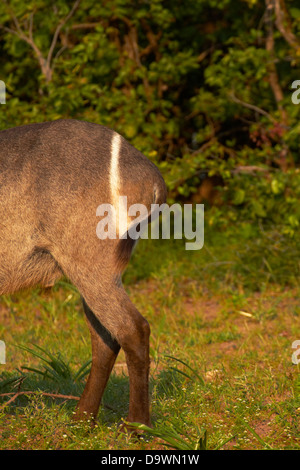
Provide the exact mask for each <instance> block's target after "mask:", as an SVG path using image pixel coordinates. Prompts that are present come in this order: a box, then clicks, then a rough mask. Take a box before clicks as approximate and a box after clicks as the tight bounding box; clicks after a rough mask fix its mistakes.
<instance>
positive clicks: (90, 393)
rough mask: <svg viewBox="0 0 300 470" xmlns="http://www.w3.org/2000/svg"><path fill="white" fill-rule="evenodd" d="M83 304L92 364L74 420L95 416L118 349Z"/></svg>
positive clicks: (116, 344) (115, 343) (108, 334)
mask: <svg viewBox="0 0 300 470" xmlns="http://www.w3.org/2000/svg"><path fill="white" fill-rule="evenodd" d="M83 306H84V311H85V315H86V319H87V323H88V326H89V330H90V334H91V344H92V366H91V371H90V375H89V377H88V380H87V383H86V386H85V388H84V391H83V394H82V396H81V398H80V401H79V403H78V406H77V408H76V413H75V417H74V418H75V420H80V419H84V418H87V417H92V419H95V418H96V417H97V414H98V410H99V407H100V403H101V399H102V395H103V393H104V390H105V387H106V384H107V381H108V379H109V376H110V373H111V370H112V368H113V366H114V363H115V360H116V358H117V355H118V352H119V350H120V345H119V344H118V342H117V341H116V340H114V339H113V338H112V337H111V335H110V333H109V332H108V331H107V330H106V329H105V328H104V326H103V325H102V324H101V323H100V322H99V321H98V320H97V318H96V317H95V315H94V314H93V312H92V311H91V309H90V308H89V307H88V305H87V304H86V302H85V300H84V299H83Z"/></svg>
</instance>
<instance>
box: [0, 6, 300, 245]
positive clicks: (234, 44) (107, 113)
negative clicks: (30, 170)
mask: <svg viewBox="0 0 300 470" xmlns="http://www.w3.org/2000/svg"><path fill="white" fill-rule="evenodd" d="M299 19H300V8H299V4H298V2H297V1H296V0H193V1H189V0H186V1H181V0H173V1H166V0H151V1H150V0H136V1H130V0H104V1H102V2H98V1H95V0H81V1H80V0H76V1H75V0H58V1H55V2H54V1H52V0H29V1H28V2H22V1H21V0H1V1H0V45H1V58H0V79H1V80H3V81H4V82H5V84H6V104H5V105H4V104H1V106H0V128H1V129H5V128H7V127H12V126H15V125H21V124H25V123H30V122H38V121H45V120H52V119H58V118H77V119H83V120H88V121H93V122H97V123H101V124H105V125H107V126H109V127H112V128H114V129H116V130H117V131H119V132H120V133H121V134H123V135H124V136H125V137H126V138H127V139H128V140H130V141H131V143H132V144H133V145H135V146H136V147H137V148H139V149H140V150H141V151H142V152H144V153H145V154H146V155H147V156H148V157H149V158H151V159H152V160H153V161H155V162H156V163H157V164H158V165H159V167H160V168H161V171H162V173H163V175H164V177H165V179H166V182H167V185H168V188H169V194H170V201H172V200H174V199H179V200H181V201H184V200H191V196H192V195H193V194H194V196H195V195H196V196H197V193H198V192H199V187H200V186H201V182H202V181H203V179H204V178H206V177H207V175H208V176H212V175H218V176H220V177H221V181H222V185H221V186H222V188H221V195H222V203H220V200H219V202H218V204H217V205H216V206H214V207H213V208H212V209H211V210H210V211H209V216H208V217H209V223H210V224H212V225H213V224H217V225H218V224H222V225H223V224H225V225H226V224H227V225H230V224H232V222H238V221H241V222H242V223H246V221H248V222H250V223H248V227H251V223H252V222H259V223H260V224H262V225H264V226H266V225H267V224H271V225H272V224H273V226H276V227H277V230H278V233H280V236H283V235H286V236H289V237H296V236H297V230H298V227H299V224H300V205H299V203H298V200H299V194H300V184H299V183H300V172H299V163H300V157H299V130H300V124H299V123H298V118H299V115H300V104H298V101H299V97H300V95H299V96H298V92H297V90H298V88H299V85H300V82H299V85H298V84H297V82H295V81H296V80H300V70H299V62H300V22H299ZM294 82H295V83H294ZM194 200H197V198H196V199H194ZM198 200H199V202H200V201H201V198H198ZM258 225H259V224H258Z"/></svg>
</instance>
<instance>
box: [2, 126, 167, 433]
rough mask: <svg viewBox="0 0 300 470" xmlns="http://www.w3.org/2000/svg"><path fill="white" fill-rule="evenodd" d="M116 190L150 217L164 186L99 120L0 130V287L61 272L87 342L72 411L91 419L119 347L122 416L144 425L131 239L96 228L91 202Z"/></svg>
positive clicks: (144, 332)
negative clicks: (128, 279) (79, 308)
mask: <svg viewBox="0 0 300 470" xmlns="http://www.w3.org/2000/svg"><path fill="white" fill-rule="evenodd" d="M120 195H122V196H127V202H128V206H130V205H132V204H143V205H144V206H146V207H147V209H148V211H149V217H150V214H151V205H152V204H157V205H161V204H163V203H164V202H165V200H166V186H165V183H164V180H163V178H162V176H161V174H160V173H159V171H158V169H157V168H156V166H155V165H154V164H153V163H152V162H150V161H149V160H148V159H147V158H146V157H145V156H144V155H142V154H141V153H140V152H139V151H138V150H136V149H135V148H134V147H132V146H131V145H130V144H129V143H128V142H127V141H126V140H125V139H124V138H123V137H121V136H120V135H119V134H118V133H116V132H114V131H112V130H110V129H108V128H107V127H104V126H101V125H98V124H93V123H88V122H83V121H77V120H73V119H66V120H64V119H62V120H57V121H53V122H44V123H38V124H29V125H24V126H20V127H15V128H12V129H7V130H3V131H1V132H0V294H10V293H13V292H15V291H17V290H20V289H24V288H28V287H31V286H36V285H41V286H51V285H53V284H54V282H55V281H56V280H57V279H59V278H60V277H61V276H63V275H64V276H66V277H67V278H69V279H70V281H71V282H72V283H73V284H74V285H75V286H76V287H77V288H78V291H79V292H80V294H81V296H82V299H83V307H84V312H85V315H86V319H87V323H88V327H89V330H90V334H91V345H92V365H91V371H90V375H89V377H88V380H87V383H86V386H85V389H84V391H83V394H82V396H81V398H80V400H79V403H78V406H77V408H76V412H75V418H76V419H83V418H84V417H86V416H89V417H90V416H92V417H93V418H94V419H95V418H96V416H97V413H98V410H99V406H100V402H101V398H102V395H103V392H104V389H105V386H106V384H107V381H108V378H109V376H110V373H111V371H112V368H113V366H114V363H115V360H116V358H117V355H118V352H119V350H120V348H123V350H124V352H125V356H126V362H127V367H128V374H129V391H130V399H129V413H128V417H127V420H128V422H139V423H143V424H146V425H149V424H150V416H149V396H148V375H149V334H150V328H149V324H148V322H147V321H146V320H145V318H144V317H143V316H142V315H141V314H140V313H139V312H138V310H137V309H136V308H135V306H134V305H133V304H132V303H131V301H130V299H129V297H128V296H127V294H126V292H125V290H124V288H123V287H122V283H121V275H122V272H123V271H124V269H125V267H126V266H127V264H128V262H129V259H130V254H131V251H132V248H133V245H134V243H135V240H134V239H132V238H131V237H130V236H127V237H126V233H125V234H124V233H118V226H117V230H116V231H117V236H116V237H115V238H103V239H101V238H99V237H98V236H97V234H96V226H97V222H98V220H99V218H97V216H96V210H97V207H98V206H99V205H101V204H112V205H113V206H114V207H115V206H116V205H117V204H118V198H119V196H120ZM118 209H121V212H120V211H119V212H118V213H119V214H120V213H121V215H122V208H120V207H119V208H118ZM125 217H126V220H127V224H128V225H127V228H128V227H129V224H130V222H131V221H130V218H127V215H126V216H125ZM125 232H126V231H125Z"/></svg>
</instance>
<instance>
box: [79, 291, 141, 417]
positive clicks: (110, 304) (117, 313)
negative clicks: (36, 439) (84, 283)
mask: <svg viewBox="0 0 300 470" xmlns="http://www.w3.org/2000/svg"><path fill="white" fill-rule="evenodd" d="M85 299H86V301H87V302H88V303H89V306H91V308H92V311H93V314H94V315H95V317H96V318H97V320H98V321H99V322H100V323H101V325H102V327H103V328H104V329H105V330H104V331H106V333H107V332H109V333H110V335H111V337H112V338H113V339H112V338H111V339H110V341H112V343H111V344H110V345H109V344H108V343H107V342H105V341H104V340H103V335H100V337H101V339H99V332H98V331H97V332H96V334H97V335H98V336H95V333H94V332H93V333H92V341H93V343H94V346H93V366H92V370H91V375H90V377H89V379H88V382H87V385H86V388H85V390H84V393H83V396H82V398H81V400H80V403H79V407H78V413H81V414H82V413H83V412H84V411H86V412H88V413H90V412H92V413H93V414H95V413H96V410H97V407H99V404H100V400H101V396H102V394H103V391H104V388H105V385H106V383H107V380H108V377H109V375H110V372H111V369H112V367H113V363H114V362H115V359H116V356H117V353H118V350H119V347H122V348H123V350H124V352H125V356H126V363H127V368H128V375H129V412H128V418H127V420H128V421H129V422H140V423H143V424H147V425H149V424H150V416H149V390H148V381H149V362H150V361H149V335H150V328H149V324H148V322H147V321H146V320H145V319H144V318H143V317H142V315H141V314H140V313H139V312H138V310H137V309H136V308H135V306H134V305H133V304H132V303H131V301H130V300H129V298H128V296H127V294H126V292H125V291H124V289H123V288H122V287H117V286H115V287H114V288H112V287H111V289H110V292H109V296H107V295H105V296H104V295H103V294H100V295H99V297H97V298H93V297H92V298H89V297H88V295H85Z"/></svg>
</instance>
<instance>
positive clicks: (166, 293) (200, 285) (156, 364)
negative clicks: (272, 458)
mask: <svg viewBox="0 0 300 470" xmlns="http://www.w3.org/2000/svg"><path fill="white" fill-rule="evenodd" d="M250 235H251V236H250ZM258 235H259V234H258V233H256V231H255V232H254V231H253V232H252V234H251V233H250V232H249V230H245V229H244V228H243V227H240V228H239V227H235V232H234V233H232V232H229V231H228V232H227V233H214V232H213V231H210V229H209V228H208V229H207V231H206V240H205V248H204V249H202V250H201V251H199V252H187V251H185V250H184V246H183V243H182V242H181V241H172V242H170V241H167V240H166V241H162V242H160V241H150V240H149V241H146V240H144V241H141V242H140V243H139V244H138V247H137V249H136V251H135V253H134V256H133V259H132V262H131V264H130V266H129V268H128V270H127V272H126V274H125V276H124V283H125V286H126V289H127V290H128V293H129V295H130V297H131V299H132V300H133V302H134V303H135V305H136V306H137V308H138V309H139V310H140V311H141V312H142V313H143V315H144V316H145V317H146V318H147V319H148V320H149V322H150V325H151V344H150V351H151V378H150V385H151V414H152V421H153V428H152V429H145V430H144V433H143V436H142V438H139V439H136V438H133V437H130V436H128V435H126V434H120V433H119V432H118V426H119V423H120V422H121V421H122V419H124V418H125V417H126V414H127V409H128V399H129V391H128V376H127V369H126V366H125V356H124V353H123V352H122V351H121V353H120V355H119V358H118V360H117V363H116V366H115V368H114V371H113V374H112V376H111V378H110V380H109V383H108V386H107V389H106V391H105V394H104V398H103V404H102V407H101V409H100V412H99V415H98V419H97V424H96V427H94V428H91V426H90V424H89V423H86V422H82V423H74V422H73V421H72V416H73V412H74V408H75V405H76V399H75V398H76V397H79V396H80V394H81V393H82V390H83V388H84V383H85V379H86V373H87V372H88V367H89V364H90V362H89V361H90V338H89V332H88V328H87V325H86V323H85V319H84V315H83V309H82V306H81V302H80V297H79V294H78V293H77V291H76V289H74V288H73V287H72V286H71V285H70V284H69V283H68V282H67V281H61V282H59V283H58V284H57V285H56V286H55V287H54V288H53V289H52V291H51V292H47V291H42V290H40V289H34V290H32V291H28V292H22V293H18V294H16V295H13V296H5V297H2V298H1V300H0V315H1V318H2V320H1V325H0V339H2V340H4V341H5V343H6V361H7V363H6V364H5V365H0V395H2V396H0V435H1V439H0V449H120V450H121V449H133V450H135V449H148V450H149V449H158V450H159V449H170V448H173V449H198V450H205V449H298V450H299V448H300V440H299V438H300V433H299V422H300V385H299V384H300V366H299V365H295V364H293V363H292V359H291V357H292V352H293V350H292V348H291V346H292V342H293V341H294V340H297V339H300V328H299V325H300V309H299V302H298V298H299V284H298V274H299V261H298V260H299V259H300V258H299V249H297V243H296V242H291V243H289V244H288V243H286V241H284V240H283V239H281V238H280V237H279V236H278V235H276V234H275V235H274V234H272V237H273V240H274V243H273V244H271V243H270V236H271V235H270V234H269V235H266V234H263V233H261V234H260V236H258ZM298 246H300V245H298ZM20 391H21V392H26V391H27V392H31V393H28V394H27V395H26V394H25V393H22V394H19V395H18V396H17V397H16V398H15V399H14V400H13V401H11V402H10V403H9V404H8V405H7V406H4V405H5V403H7V402H8V400H9V399H10V398H11V397H12V396H13V395H4V394H8V393H10V394H13V393H14V394H15V393H17V392H20ZM46 394H49V395H51V394H52V395H53V394H56V395H65V396H68V397H69V398H66V397H65V398H64V397H57V396H49V395H46Z"/></svg>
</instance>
